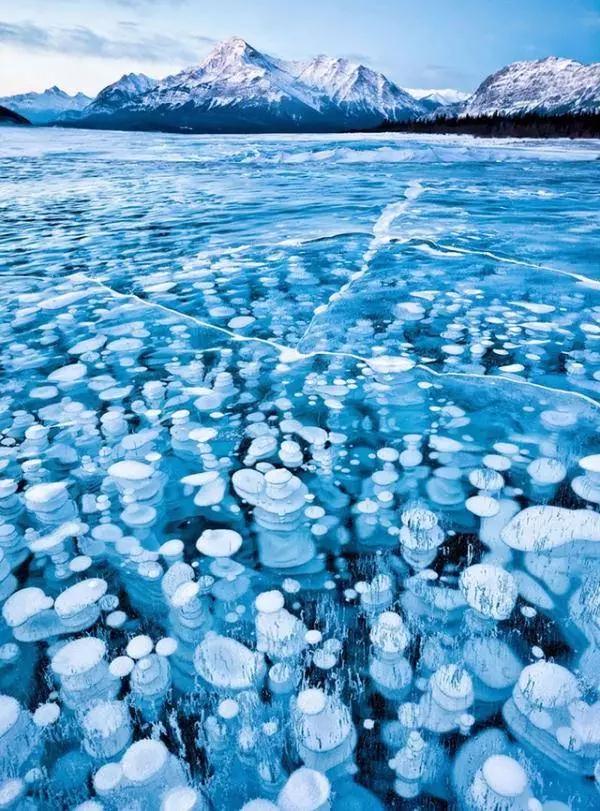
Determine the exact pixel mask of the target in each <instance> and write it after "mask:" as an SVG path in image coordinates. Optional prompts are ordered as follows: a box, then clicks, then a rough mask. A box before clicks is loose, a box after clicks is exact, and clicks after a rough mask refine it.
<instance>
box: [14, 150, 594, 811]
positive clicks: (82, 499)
mask: <svg viewBox="0 0 600 811" xmlns="http://www.w3.org/2000/svg"><path fill="white" fill-rule="evenodd" d="M73 137H75V136H73ZM77 137H81V136H77ZM128 137H132V136H128ZM404 188H405V194H404V196H401V197H400V198H399V200H398V202H397V203H396V204H394V206H393V207H388V208H387V209H384V210H383V211H382V212H381V213H380V215H379V218H378V219H377V221H376V223H375V227H374V228H373V229H372V233H371V234H370V235H369V236H368V238H365V239H363V237H362V236H360V235H358V236H357V235H354V236H346V237H345V238H344V244H345V245H346V246H347V247H348V246H350V247H351V250H352V255H353V257H354V258H353V259H352V260H350V258H344V256H343V252H342V251H340V252H339V253H338V254H336V256H337V261H335V262H333V261H331V255H328V257H326V258H323V259H322V261H321V262H317V261H316V259H314V257H313V259H311V260H310V261H309V260H308V259H307V260H306V261H303V260H302V259H301V258H300V254H301V250H300V249H299V248H298V246H297V245H295V246H294V245H290V244H287V245H284V244H282V245H281V246H279V248H278V249H277V251H275V252H271V256H269V255H268V254H269V251H266V252H265V255H264V256H261V255H260V251H254V252H253V253H252V259H249V258H248V257H246V256H245V255H243V254H240V256H239V257H238V258H236V256H235V254H230V255H229V256H226V257H224V255H223V254H221V255H220V256H219V257H218V258H216V259H215V258H212V259H211V258H210V257H208V255H204V256H202V257H196V258H195V259H193V260H192V259H190V261H188V262H187V263H185V266H182V267H180V268H179V269H177V268H175V267H173V268H172V269H171V270H169V271H167V270H165V269H164V268H160V269H158V270H157V269H155V270H154V271H153V272H152V273H147V274H144V272H143V269H141V270H140V271H139V273H138V275H137V276H133V275H130V276H129V277H128V281H127V285H123V284H118V283H116V282H115V279H117V277H118V274H117V273H116V272H113V271H111V272H107V273H105V274H104V275H103V274H101V273H95V274H93V275H92V274H90V273H88V274H86V273H84V272H82V271H81V269H77V268H75V269H73V268H65V271H64V273H63V274H61V275H60V276H59V275H57V274H52V273H50V274H49V275H48V276H47V277H44V276H43V275H42V274H29V275H27V273H26V268H22V272H21V273H19V272H17V271H16V269H15V268H13V272H12V273H11V274H7V275H5V276H4V277H3V278H2V279H1V281H0V284H1V303H2V309H1V314H0V338H1V348H0V363H1V365H2V370H3V372H2V380H1V385H0V615H1V616H0V693H1V695H0V808H1V809H14V811H35V809H40V811H43V810H44V809H69V811H102V809H106V811H118V810H119V809H134V810H135V809H140V810H141V809H144V811H154V810H155V811H200V810H202V811H210V810H213V811H240V809H243V811H269V810H270V811H277V810H279V811H327V809H331V811H377V809H380V810H381V809H387V808H404V807H406V808H413V809H444V808H448V807H450V808H457V809H462V810H463V811H568V810H569V809H574V810H575V811H584V809H591V808H593V807H597V805H598V802H599V801H600V793H599V789H600V695H599V680H598V673H599V672H600V649H599V647H598V642H599V641H600V572H599V570H598V565H597V561H598V550H600V512H599V511H598V506H599V505H600V449H599V446H598V425H599V423H598V414H599V408H600V406H598V404H597V402H596V400H595V396H596V394H597V388H598V385H600V382H599V377H600V374H599V372H598V370H599V369H600V309H599V308H598V306H597V305H596V304H595V301H594V295H597V289H598V288H597V286H595V285H594V283H592V282H591V281H590V280H589V279H587V278H585V277H578V276H569V274H567V273H566V272H565V273H560V272H556V271H553V270H551V269H550V268H547V269H546V270H544V269H541V270H537V271H532V270H531V269H526V268H525V266H520V265H519V264H518V263H517V262H515V261H513V262H512V263H511V262H508V263H503V260H502V259H498V258H497V257H496V258H494V257H493V256H491V257H490V256H483V255H480V256H478V257H475V258H474V257H473V256H470V255H469V253H468V251H467V250H466V248H465V249H464V250H462V249H459V247H460V246H459V247H456V245H455V246H454V247H448V246H446V247H444V244H443V240H442V239H439V240H437V242H436V243H435V245H433V244H432V242H431V241H429V242H427V241H426V242H423V241H422V240H421V241H419V240H418V239H417V241H416V242H414V243H410V244H409V243H406V244H403V245H401V246H398V245H397V244H395V242H394V239H393V237H392V235H391V232H390V230H389V229H390V226H391V223H392V222H394V221H395V220H396V219H397V218H398V217H404V218H406V219H407V220H409V219H410V216H411V213H410V212H411V211H412V209H411V206H413V205H415V204H416V202H415V201H417V200H418V199H420V196H421V195H423V194H426V192H425V191H424V187H423V186H421V185H420V184H419V183H409V184H404ZM415 239H416V237H415ZM363 243H364V244H363ZM290 254H294V255H295V258H294V256H291V255H290ZM49 257H50V261H52V254H49ZM442 257H443V258H442ZM525 264H527V263H525ZM346 265H347V267H350V266H352V267H353V268H354V270H353V272H352V273H346V270H345V268H346ZM449 268H450V269H451V270H450V271H449ZM284 271H285V272H284ZM449 272H450V273H452V274H454V275H453V276H452V280H451V281H450V280H449V276H448V273H449ZM319 273H321V276H319V275H318V274H319ZM527 274H529V277H528V276H527ZM534 274H535V282H533V281H532V277H533V275H534ZM314 285H316V286H317V287H318V288H319V289H320V290H321V291H322V293H323V295H324V298H323V300H322V301H321V303H320V304H318V306H316V307H315V306H314V304H315V302H314V291H313V286H314ZM532 291H533V292H532Z"/></svg>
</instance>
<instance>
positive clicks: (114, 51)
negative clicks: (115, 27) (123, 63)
mask: <svg viewBox="0 0 600 811" xmlns="http://www.w3.org/2000/svg"><path fill="white" fill-rule="evenodd" d="M119 1H120V2H137V1H138V0H119ZM121 30H122V31H123V32H124V34H126V35H125V36H122V37H116V38H111V37H107V36H105V35H104V34H99V33H98V32H96V31H92V29H91V28H86V27H85V26H75V27H72V28H56V27H54V28H42V27H41V26H39V25H35V23H31V22H23V23H8V22H2V21H0V43H2V44H4V45H17V46H20V47H22V48H26V49H29V50H33V51H50V52H54V53H68V54H72V55H75V56H94V57H96V58H100V59H123V58H128V59H143V60H144V61H146V62H166V61H172V60H184V61H187V62H193V61H195V60H196V59H197V58H198V51H197V50H196V48H202V46H206V45H211V44H214V40H213V39H211V38H210V37H199V36H195V37H193V38H191V41H190V39H189V38H188V39H187V41H181V40H180V39H175V38H174V37H170V36H167V35H166V34H147V33H144V32H139V33H138V30H137V28H136V26H127V28H126V29H123V28H122V29H121Z"/></svg>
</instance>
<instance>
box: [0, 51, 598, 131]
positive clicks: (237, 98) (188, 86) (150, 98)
mask: <svg viewBox="0 0 600 811" xmlns="http://www.w3.org/2000/svg"><path fill="white" fill-rule="evenodd" d="M0 104H1V105H4V106H5V107H8V108H9V109H12V110H14V111H16V112H17V113H20V114H21V115H23V116H25V117H27V118H28V119H29V120H30V121H31V122H32V123H35V124H46V123H50V122H51V123H58V124H61V125H63V126H77V127H90V128H103V129H128V130H165V131H174V132H205V133H209V132H344V131H351V130H363V129H371V128H376V127H379V126H381V125H382V124H383V123H384V122H392V123H395V122H410V121H415V120H423V119H427V118H435V117H439V116H440V115H443V116H445V117H453V118H460V117H478V116H515V115H522V114H524V113H536V114H542V115H557V114H565V113H599V112H600V64H598V63H596V64H592V65H583V64H581V63H580V62H575V61H574V60H570V59H561V58H557V57H549V58H547V59H542V60H537V61H529V62H515V63H513V64H511V65H508V66H507V67H504V68H502V69H501V70H499V71H497V72H496V73H494V74H492V75H491V76H488V77H487V78H486V79H485V80H484V81H483V82H482V83H481V84H480V85H479V87H478V88H477V90H476V91H475V92H474V93H473V94H471V95H469V94H467V93H461V92H460V91H457V90H452V89H445V90H414V89H413V90H409V89H403V88H401V87H399V86H398V85H396V84H394V83H393V82H392V81H390V80H389V79H388V78H386V76H384V75H383V74H382V73H378V72H377V71H374V70H372V69H371V68H368V67H366V66H365V65H362V64H359V63H357V62H353V61H351V60H349V59H345V58H335V57H329V56H317V57H315V58H314V59H310V60H307V61H296V62H294V61H284V60H282V59H279V58H277V57H273V56H269V55H268V54H265V53H261V52H260V51H258V50H256V49H255V48H253V47H252V46H251V45H249V44H248V43H247V42H245V41H244V40H243V39H241V38H239V37H233V38H231V39H228V40H225V41H223V42H220V43H219V44H217V45H216V46H215V48H214V49H213V50H212V51H211V53H210V54H209V55H208V56H207V57H206V59H205V60H204V61H203V62H201V63H200V64H199V65H196V66H193V67H190V68H186V69H185V70H182V71H181V72H180V73H177V74H174V75H171V76H167V77H166V78H164V79H154V78H150V77H148V76H145V75H144V74H134V73H129V74H126V75H125V76H122V77H121V78H120V79H119V80H118V81H116V82H114V83H113V84H111V85H108V87H105V88H104V89H103V90H102V91H101V92H100V93H99V94H98V95H97V96H96V98H95V99H90V98H88V97H87V96H85V95H84V94H82V93H78V94H77V95H75V96H69V95H68V94H66V93H64V92H63V91H62V90H59V88H57V87H52V88H50V89H49V90H46V91H45V92H44V93H26V94H23V95H21V96H13V97H7V98H4V99H2V98H0Z"/></svg>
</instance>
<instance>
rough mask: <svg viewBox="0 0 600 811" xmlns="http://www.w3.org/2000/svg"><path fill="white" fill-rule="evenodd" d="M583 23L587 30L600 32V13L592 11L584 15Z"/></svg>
mask: <svg viewBox="0 0 600 811" xmlns="http://www.w3.org/2000/svg"><path fill="white" fill-rule="evenodd" d="M582 22H583V24H584V26H585V27H586V28H591V29H592V30H598V31H600V12H595V11H590V12H589V13H588V14H585V15H584V17H583V18H582Z"/></svg>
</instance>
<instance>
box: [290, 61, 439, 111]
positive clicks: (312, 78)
mask: <svg viewBox="0 0 600 811" xmlns="http://www.w3.org/2000/svg"><path fill="white" fill-rule="evenodd" d="M288 64H289V70H290V72H292V73H293V74H295V76H296V79H297V80H298V81H299V82H301V83H302V84H304V85H306V86H307V87H309V88H311V90H313V92H316V93H317V94H319V95H320V96H321V97H322V99H323V100H324V101H325V102H327V101H329V102H333V103H334V104H335V105H337V106H338V107H339V108H340V109H342V110H344V111H345V112H346V114H347V115H349V116H351V115H353V114H357V115H360V114H372V115H374V116H376V117H379V116H381V115H383V117H384V118H386V119H388V120H391V121H395V120H402V119H406V118H414V117H415V116H418V115H420V114H421V113H422V112H423V108H422V105H420V104H419V103H418V102H416V100H415V98H414V97H412V96H411V95H410V94H408V93H407V92H406V91H404V90H402V89H401V88H400V87H398V86H397V85H395V84H394V83H393V82H390V80H389V79H387V78H386V77H385V76H384V75H383V73H377V72H376V71H374V70H371V68H368V67H366V66H365V65H360V64H357V63H356V62H351V61H350V60H348V59H337V58H334V57H330V56H317V57H315V58H314V59H311V60H309V61H307V62H295V63H294V62H290V63H288Z"/></svg>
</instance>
